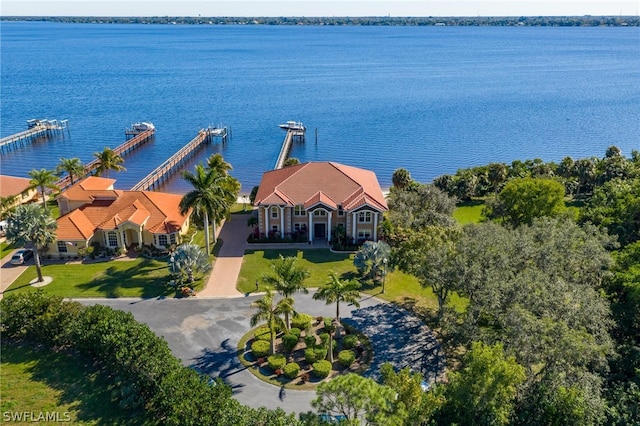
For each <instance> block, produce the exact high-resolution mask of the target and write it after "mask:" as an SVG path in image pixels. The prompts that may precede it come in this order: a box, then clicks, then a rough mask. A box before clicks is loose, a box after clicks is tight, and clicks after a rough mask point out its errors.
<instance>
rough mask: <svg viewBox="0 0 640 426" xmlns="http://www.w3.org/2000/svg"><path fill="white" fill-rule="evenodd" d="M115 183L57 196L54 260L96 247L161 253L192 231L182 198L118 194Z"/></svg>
mask: <svg viewBox="0 0 640 426" xmlns="http://www.w3.org/2000/svg"><path fill="white" fill-rule="evenodd" d="M114 182H115V180H114V179H105V178H101V177H96V176H90V177H88V178H86V179H84V180H81V181H79V182H77V183H76V184H74V185H73V186H71V187H70V188H69V189H68V190H66V191H65V192H63V193H62V194H61V195H60V196H58V198H57V201H58V206H59V208H60V218H58V219H57V222H58V230H57V232H56V236H57V241H56V242H55V245H54V246H53V247H50V248H49V254H52V255H57V256H60V257H62V256H69V255H76V254H77V253H78V249H80V248H85V247H89V246H91V245H99V246H100V247H104V248H109V249H114V250H115V249H119V248H131V247H132V246H133V247H136V246H137V247H142V245H143V244H144V245H152V246H155V247H157V248H160V249H162V248H165V247H167V246H169V245H171V244H179V243H180V242H181V236H182V235H183V234H184V233H185V232H186V231H187V230H188V229H189V214H187V215H185V216H183V215H181V214H180V207H179V205H180V200H181V199H182V195H176V194H166V193H162V192H152V191H122V190H116V189H113V184H114Z"/></svg>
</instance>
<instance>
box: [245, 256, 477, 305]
mask: <svg viewBox="0 0 640 426" xmlns="http://www.w3.org/2000/svg"><path fill="white" fill-rule="evenodd" d="M279 254H282V255H283V256H285V257H286V256H297V257H298V259H300V261H299V263H300V265H301V266H303V267H305V268H307V269H308V270H309V273H310V277H309V278H307V280H306V281H305V285H306V286H307V287H310V288H314V287H323V286H325V285H326V284H327V283H328V281H329V279H328V275H329V271H334V272H336V273H337V274H338V275H340V276H342V277H344V278H356V268H355V267H354V266H353V255H352V254H338V253H332V252H330V251H329V250H324V249H309V250H248V251H246V252H245V255H244V259H243V261H242V269H241V270H240V277H239V278H238V285H237V288H238V291H240V292H242V293H251V292H254V291H255V289H256V287H255V282H256V280H259V281H260V288H259V291H264V284H263V283H262V281H261V280H260V279H261V277H262V276H263V275H264V274H269V273H271V267H270V265H271V261H272V260H273V259H277V258H278V255H279ZM362 291H363V292H365V293H367V294H371V295H373V296H376V297H379V298H381V299H384V300H387V301H389V302H394V303H396V304H398V305H400V306H404V307H406V308H411V309H415V310H416V311H418V310H422V309H429V310H434V311H435V310H436V309H437V308H438V299H437V298H436V297H435V296H434V295H433V292H432V291H431V289H423V288H422V287H421V286H420V284H419V283H418V280H417V279H416V278H415V277H414V276H413V275H409V274H405V273H403V272H400V271H394V272H390V273H389V274H388V276H387V280H386V282H385V292H384V293H382V286H381V285H377V286H373V285H364V286H363V287H362ZM320 303H322V302H320ZM449 305H450V306H452V307H454V308H455V309H456V310H458V311H462V310H464V308H465V306H466V302H465V300H464V299H462V298H460V297H458V296H457V295H455V294H454V295H452V296H451V297H450V300H449Z"/></svg>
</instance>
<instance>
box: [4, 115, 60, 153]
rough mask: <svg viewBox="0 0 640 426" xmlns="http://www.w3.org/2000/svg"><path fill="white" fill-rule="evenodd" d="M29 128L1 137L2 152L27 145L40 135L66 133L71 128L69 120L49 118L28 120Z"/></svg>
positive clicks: (49, 135)
mask: <svg viewBox="0 0 640 426" xmlns="http://www.w3.org/2000/svg"><path fill="white" fill-rule="evenodd" d="M27 125H28V127H29V128H28V129H27V130H24V131H22V132H19V133H16V134H13V135H10V136H7V137H4V138H2V139H0V154H3V153H5V152H9V151H11V149H12V148H13V149H17V148H18V147H20V146H25V145H26V144H27V143H29V142H32V141H33V140H34V139H35V138H38V137H40V136H43V137H51V136H53V135H54V134H57V133H61V134H62V133H64V130H65V129H66V130H67V131H68V129H69V120H60V121H58V120H47V119H32V120H27Z"/></svg>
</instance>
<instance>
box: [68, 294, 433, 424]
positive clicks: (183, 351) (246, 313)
mask: <svg viewBox="0 0 640 426" xmlns="http://www.w3.org/2000/svg"><path fill="white" fill-rule="evenodd" d="M312 293H313V291H311V292H310V293H309V294H307V295H305V294H298V295H296V296H295V301H296V303H295V304H296V309H297V310H298V311H299V312H305V313H309V314H311V315H313V316H319V315H323V316H332V315H334V314H335V305H328V306H327V305H325V304H324V302H321V301H316V300H313V299H312V298H311V295H312ZM258 298H259V295H258V296H250V297H242V298H223V299H198V298H189V299H146V300H140V299H136V300H132V299H99V300H98V299H94V300H90V299H83V300H80V301H81V302H82V303H84V304H95V303H100V304H103V305H107V306H111V307H113V308H115V309H121V310H123V311H128V312H131V313H132V314H133V315H134V317H135V318H136V319H137V320H138V321H141V322H144V323H146V324H147V325H149V327H150V328H151V329H152V330H153V331H154V332H155V333H156V334H158V335H159V336H163V337H164V338H165V340H166V341H167V343H168V344H169V347H170V348H171V351H172V352H173V354H174V355H175V356H177V357H178V358H180V359H181V360H182V362H183V363H184V364H185V365H189V366H195V367H197V368H199V369H200V370H201V371H203V372H205V373H207V374H210V375H211V376H213V377H217V376H219V377H222V378H223V379H224V380H225V381H226V382H227V383H228V384H229V385H230V386H231V387H232V389H233V392H234V397H235V398H236V399H237V400H238V401H240V402H241V403H242V404H245V405H248V406H251V407H255V408H257V407H261V406H266V407H268V408H275V407H281V408H283V409H284V410H286V411H287V412H295V413H301V412H306V411H309V410H311V404H310V402H311V400H312V399H313V398H315V392H314V391H296V390H288V389H284V388H280V387H277V386H273V385H270V384H268V383H265V382H262V381H261V380H258V379H257V378H256V377H255V376H254V375H253V374H251V373H250V372H249V371H247V370H246V368H245V367H244V366H243V365H242V364H241V363H240V361H238V359H237V356H236V347H237V343H238V341H239V340H240V338H241V337H242V336H243V335H244V334H245V333H247V332H248V331H249V330H250V328H251V327H250V326H249V318H250V317H251V315H252V314H253V313H254V310H253V309H252V308H251V307H250V304H251V303H252V302H253V301H255V300H257V299H258ZM360 304H361V307H360V308H359V309H357V308H355V307H354V306H342V305H341V306H340V310H341V314H342V315H343V318H344V320H345V322H350V323H351V324H353V325H354V326H356V327H358V328H360V329H361V330H362V331H364V332H365V333H366V334H367V335H368V336H369V337H370V338H371V340H372V345H373V352H374V358H373V365H372V367H371V368H370V369H369V370H368V371H367V372H366V373H365V375H366V376H375V375H377V373H378V370H379V367H380V365H381V364H382V363H383V362H385V361H389V362H391V363H393V364H394V365H395V366H396V367H398V368H401V367H404V366H410V367H411V368H412V369H414V370H417V371H421V372H422V373H423V374H424V375H425V376H426V377H428V378H431V379H433V378H434V377H436V376H437V375H440V374H442V371H443V366H444V364H443V358H442V356H441V355H440V347H439V345H438V343H437V342H436V340H435V338H434V337H433V335H432V334H431V332H430V331H429V329H428V328H427V327H426V326H424V325H423V324H422V323H421V322H420V321H419V320H418V318H416V317H414V316H412V315H411V314H410V313H408V312H407V311H404V310H402V309H398V308H396V307H394V306H392V305H389V304H386V303H382V302H381V301H380V300H378V299H376V298H373V297H370V296H366V297H365V298H363V299H362V300H361V302H360Z"/></svg>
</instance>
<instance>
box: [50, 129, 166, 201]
mask: <svg viewBox="0 0 640 426" xmlns="http://www.w3.org/2000/svg"><path fill="white" fill-rule="evenodd" d="M155 132H156V131H155V129H149V130H147V131H145V132H142V133H139V134H137V135H136V136H135V137H133V138H131V139H129V140H128V141H126V142H125V143H123V144H121V145H119V146H117V147H116V148H114V150H113V151H114V152H115V153H116V154H118V155H120V156H124V155H126V154H127V153H129V152H131V151H133V150H134V149H136V148H137V147H139V146H140V145H142V144H144V143H145V142H147V141H149V140H151V139H153V137H154V135H155ZM99 166H100V160H98V159H97V158H96V159H95V160H92V161H91V162H89V163H87V164H85V166H84V175H89V174H91V173H93V172H94V171H95V170H96V169H97V168H98V167H99ZM55 185H56V186H57V187H58V188H60V189H61V190H64V189H66V188H67V187H69V186H71V181H70V180H69V175H66V176H65V177H63V178H62V179H60V180H59V181H58V182H56V183H55Z"/></svg>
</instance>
